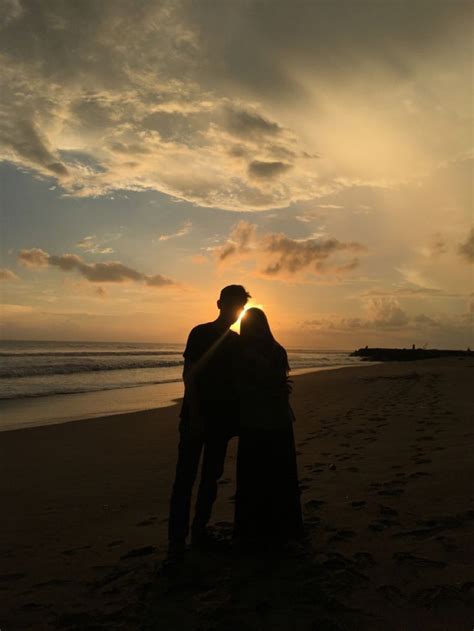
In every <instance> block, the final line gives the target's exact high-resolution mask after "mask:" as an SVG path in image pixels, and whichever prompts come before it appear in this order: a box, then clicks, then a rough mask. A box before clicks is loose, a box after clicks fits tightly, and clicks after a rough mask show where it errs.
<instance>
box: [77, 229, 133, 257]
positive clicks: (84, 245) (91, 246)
mask: <svg viewBox="0 0 474 631" xmlns="http://www.w3.org/2000/svg"><path fill="white" fill-rule="evenodd" d="M121 236H122V233H121V232H117V233H112V234H107V235H105V236H104V237H102V238H99V237H97V236H96V235H95V234H91V235H89V236H87V237H84V238H83V239H81V240H80V241H78V242H77V243H76V247H78V248H80V249H81V250H84V252H90V253H92V254H112V253H113V251H114V250H113V248H111V247H110V246H107V247H104V246H105V244H106V243H110V241H115V240H117V239H120V237H121Z"/></svg>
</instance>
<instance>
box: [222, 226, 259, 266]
mask: <svg viewBox="0 0 474 631" xmlns="http://www.w3.org/2000/svg"><path fill="white" fill-rule="evenodd" d="M256 233H257V226H256V225H255V224H251V223H249V222H248V221H239V223H238V224H236V225H235V226H234V228H233V229H232V231H231V233H230V234H229V237H228V240H227V243H226V244H225V245H224V246H222V247H221V248H218V249H217V256H218V258H219V260H220V261H225V260H226V259H228V258H229V257H230V256H233V255H236V254H240V255H242V254H247V253H248V252H250V249H251V245H252V243H254V242H255V241H256Z"/></svg>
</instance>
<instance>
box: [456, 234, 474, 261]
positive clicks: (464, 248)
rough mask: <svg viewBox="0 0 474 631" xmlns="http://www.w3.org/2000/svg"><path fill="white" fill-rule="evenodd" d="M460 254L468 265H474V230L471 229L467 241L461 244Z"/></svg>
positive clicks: (459, 247)
mask: <svg viewBox="0 0 474 631" xmlns="http://www.w3.org/2000/svg"><path fill="white" fill-rule="evenodd" d="M458 254H459V256H462V258H463V259H464V260H465V261H467V262H468V263H474V228H471V232H470V233H469V236H468V238H467V239H466V241H465V242H464V243H460V244H459V246H458Z"/></svg>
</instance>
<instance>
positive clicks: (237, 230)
mask: <svg viewBox="0 0 474 631" xmlns="http://www.w3.org/2000/svg"><path fill="white" fill-rule="evenodd" d="M366 251H367V248H366V247H365V246H364V245H362V244H360V243H357V242H355V241H351V242H342V241H338V240H337V239H334V238H320V239H311V238H310V239H304V240H297V239H291V238H290V237H288V236H286V235H285V234H282V233H266V234H263V235H259V234H258V233H257V226H256V225H255V224H252V223H249V222H247V221H240V222H239V223H238V224H236V225H235V226H234V228H233V229H232V231H231V233H230V234H229V237H228V239H227V242H226V243H225V244H224V245H223V246H221V247H220V248H218V249H217V250H216V255H217V259H218V261H226V260H228V259H230V258H234V257H249V256H251V257H253V258H255V260H256V261H257V262H258V264H259V265H260V266H262V271H263V274H265V275H267V276H277V275H288V274H289V275H290V276H291V275H294V274H297V273H298V272H302V271H303V272H304V271H316V272H317V273H329V272H335V273H336V274H343V273H347V272H350V271H352V270H354V269H355V268H356V267H357V266H358V264H359V261H358V259H357V258H352V259H351V260H350V261H349V262H347V263H344V262H343V263H339V264H336V263H334V262H333V261H332V259H331V260H330V258H331V257H333V256H336V255H338V254H340V253H346V252H366Z"/></svg>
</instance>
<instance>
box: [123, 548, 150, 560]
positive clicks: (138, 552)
mask: <svg viewBox="0 0 474 631" xmlns="http://www.w3.org/2000/svg"><path fill="white" fill-rule="evenodd" d="M154 552H156V547H155V546H143V547H142V548H133V549H132V550H129V551H128V552H126V553H125V554H122V556H121V557H120V558H121V559H134V558H136V557H143V556H148V555H149V554H153V553H154Z"/></svg>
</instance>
